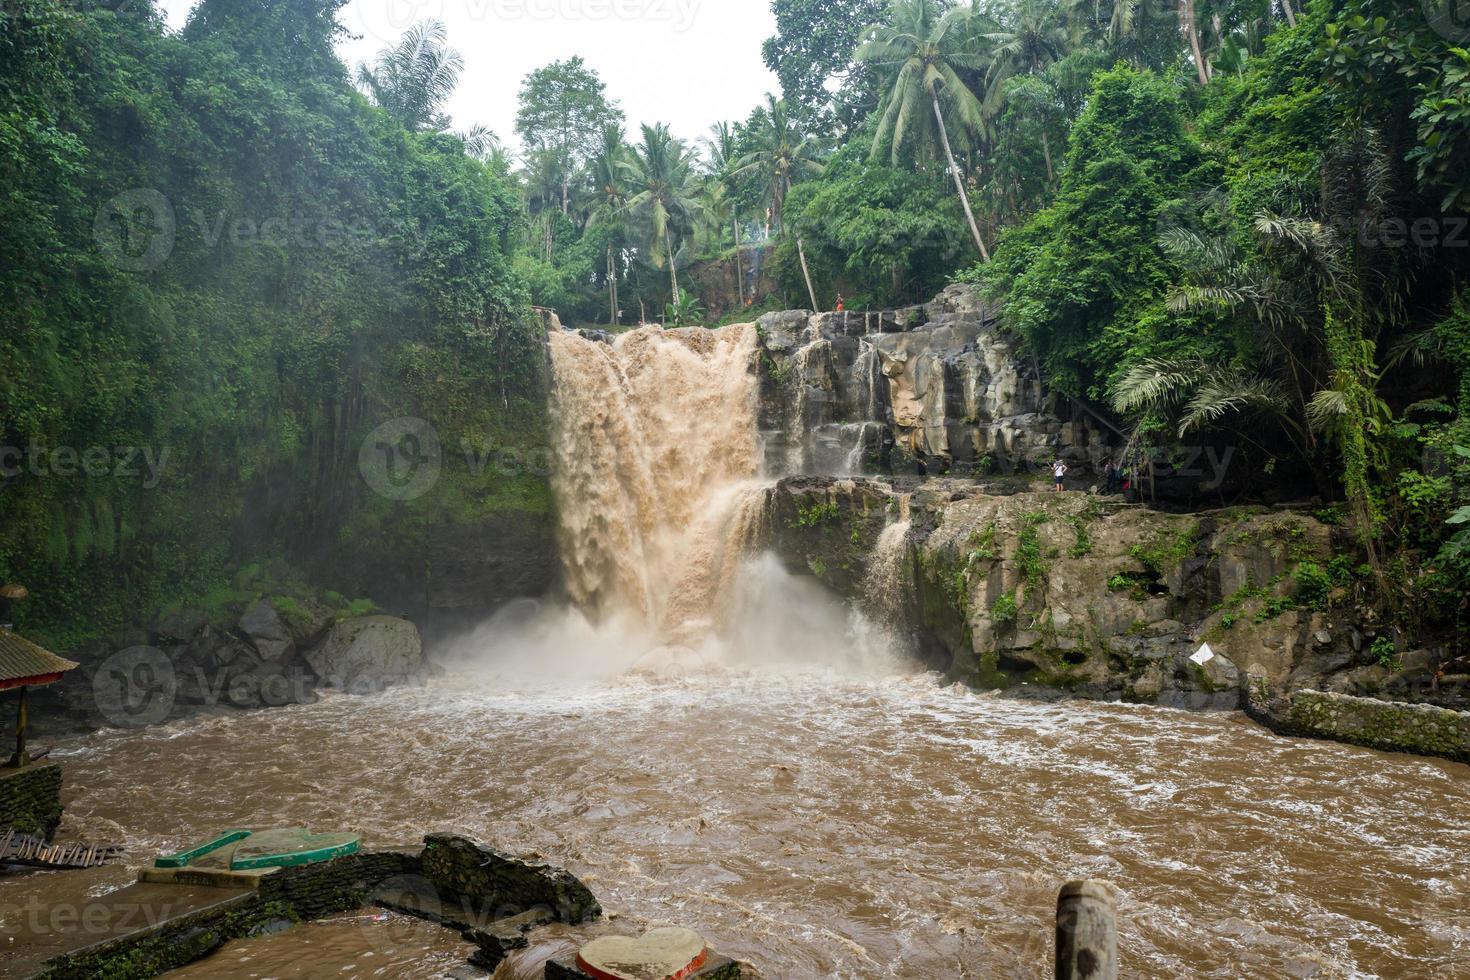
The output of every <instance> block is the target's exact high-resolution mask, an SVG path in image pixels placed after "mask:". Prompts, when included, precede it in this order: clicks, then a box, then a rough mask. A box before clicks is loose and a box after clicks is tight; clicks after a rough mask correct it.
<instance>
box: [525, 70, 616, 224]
mask: <svg viewBox="0 0 1470 980" xmlns="http://www.w3.org/2000/svg"><path fill="white" fill-rule="evenodd" d="M622 122H623V111H622V109H620V108H619V107H618V104H617V103H616V102H611V101H609V100H608V98H607V94H606V86H605V85H604V84H603V82H602V79H601V78H599V77H598V75H597V73H596V72H595V71H592V70H591V69H589V68H588V67H587V66H586V65H585V64H584V63H583V61H582V59H581V58H571V59H570V60H567V61H557V62H553V63H552V64H550V65H547V66H546V67H545V68H540V69H537V70H536V71H533V72H532V73H531V74H529V75H527V76H526V80H525V81H524V82H523V83H522V84H521V93H520V109H519V111H517V113H516V133H517V134H518V135H519V136H520V137H521V141H522V142H523V143H524V145H525V148H526V151H527V152H528V153H530V152H532V151H546V152H548V153H550V154H552V155H553V156H554V158H555V159H557V160H558V161H560V163H559V173H560V177H561V191H562V200H561V205H562V213H563V214H565V213H567V212H568V211H570V210H571V199H572V176H573V175H574V174H575V173H576V172H577V170H578V168H579V167H581V166H582V165H583V164H585V163H586V162H587V160H588V159H589V158H590V157H591V156H592V154H593V153H595V152H596V151H597V146H598V141H599V140H600V138H601V134H602V132H603V128H604V127H606V126H608V125H609V124H613V125H621V124H622Z"/></svg>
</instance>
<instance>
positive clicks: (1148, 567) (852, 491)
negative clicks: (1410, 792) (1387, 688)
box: [769, 478, 1371, 714]
mask: <svg viewBox="0 0 1470 980" xmlns="http://www.w3.org/2000/svg"><path fill="white" fill-rule="evenodd" d="M770 508H771V515H772V519H771V521H770V526H771V531H770V542H769V543H770V545H771V547H772V548H773V549H774V550H776V551H777V553H779V554H780V555H781V556H782V557H783V558H784V559H785V561H786V563H787V565H788V566H789V567H790V568H791V569H792V570H793V571H795V572H797V573H804V574H813V575H817V577H819V578H821V579H822V581H824V582H825V583H826V584H827V585H828V586H829V587H831V588H833V589H834V590H835V591H837V592H839V593H841V594H843V595H846V596H849V597H853V598H856V599H859V600H860V601H865V602H867V603H868V604H869V605H870V607H873V608H875V609H876V608H878V607H882V608H887V609H896V610H897V611H898V612H897V615H898V618H899V619H900V620H901V621H902V624H903V625H905V626H907V627H908V628H909V629H910V630H912V631H913V632H914V633H915V634H916V635H917V636H918V637H919V638H920V639H921V640H922V641H923V649H924V651H925V653H926V656H927V657H928V659H929V660H930V661H931V663H932V664H933V665H934V666H935V667H937V668H939V669H941V670H944V671H945V672H947V673H948V674H950V675H951V676H953V677H955V678H957V679H961V680H964V681H966V682H968V683H970V684H973V685H976V686H980V687H987V688H995V687H1000V688H1013V689H1014V688H1020V687H1021V686H1022V685H1026V686H1029V687H1031V688H1032V689H1046V690H1057V691H1066V692H1072V693H1075V694H1080V695H1084V696H1088V697H1096V698H1122V699H1127V700H1132V701H1141V702H1149V703H1158V704H1165V705H1173V706H1178V707H1192V708H1235V707H1238V706H1240V705H1241V704H1242V703H1243V696H1244V694H1245V693H1246V692H1247V690H1248V688H1249V689H1252V690H1254V691H1256V692H1262V691H1264V692H1266V693H1267V695H1268V698H1267V700H1269V699H1270V697H1271V696H1274V697H1278V698H1285V697H1286V696H1287V695H1289V693H1290V692H1292V691H1295V690H1299V689H1301V688H1308V687H1319V686H1328V685H1332V684H1334V683H1337V684H1343V685H1347V684H1349V683H1350V682H1351V680H1352V679H1353V678H1354V677H1357V676H1359V675H1360V672H1362V671H1364V670H1365V669H1369V668H1370V660H1371V655H1370V654H1369V653H1367V652H1365V647H1364V644H1362V643H1361V642H1359V643H1358V644H1357V648H1355V647H1354V642H1353V639H1352V638H1353V636H1354V635H1355V633H1357V630H1356V624H1353V623H1351V622H1348V621H1346V619H1345V617H1347V616H1348V615H1350V613H1349V612H1347V611H1346V610H1342V609H1341V608H1340V607H1339V606H1334V605H1333V603H1332V602H1331V601H1330V600H1331V599H1332V596H1331V595H1329V594H1328V593H1327V592H1325V591H1323V590H1324V584H1323V582H1324V580H1323V578H1322V575H1324V574H1325V572H1324V570H1325V569H1326V568H1327V567H1328V566H1329V564H1330V558H1331V555H1332V554H1333V547H1332V544H1333V542H1332V533H1333V532H1332V529H1331V528H1329V527H1326V526H1325V525H1322V524H1321V523H1319V522H1318V521H1316V520H1315V519H1314V518H1312V517H1309V516H1305V515H1302V514H1295V513H1289V512H1281V511H1272V510H1267V509H1264V508H1239V509H1233V510H1221V511H1211V512H1204V513H1198V514H1187V515H1185V514H1168V513H1161V512H1157V511H1149V510H1145V509H1143V508H1140V507H1128V506H1125V505H1123V504H1121V503H1120V502H1118V501H1116V500H1113V499H1109V498H1099V497H1096V496H1091V495H1088V494H1082V493H1066V494H1052V493H1044V492H1021V493H1016V494H1013V495H1010V496H999V495H994V494H989V493H986V492H985V489H984V488H983V487H979V486H976V485H975V484H974V483H972V482H970V481H966V480H954V479H948V480H946V479H940V480H927V481H912V480H910V481H904V480H893V479H856V480H853V479H821V478H807V479H791V480H785V481H782V482H781V483H780V484H779V485H778V486H777V487H776V488H775V489H774V490H773V491H772V492H771V504H770ZM900 521H902V522H905V523H906V524H907V531H906V532H905V533H904V543H903V548H904V549H905V550H904V554H903V556H902V561H903V563H904V564H903V569H904V573H903V575H901V576H900V578H901V580H902V582H903V588H904V590H905V592H904V594H903V595H901V596H899V597H897V601H896V602H893V601H891V600H890V601H885V599H884V597H882V596H877V595H873V594H870V593H871V590H872V583H873V577H872V576H871V575H870V571H871V568H872V565H873V562H874V561H875V560H877V555H876V551H877V550H878V549H879V545H880V539H881V538H882V537H883V532H884V529H885V528H889V527H891V526H892V525H893V524H894V523H895V522H900ZM891 537H892V536H891V535H890V536H889V538H890V542H889V543H890V544H891ZM1358 635H1359V636H1361V634H1358ZM1206 643H1208V644H1209V646H1210V647H1211V650H1212V651H1213V654H1214V656H1213V657H1212V658H1209V659H1208V660H1205V662H1203V663H1196V662H1195V661H1194V660H1192V659H1191V658H1192V657H1193V656H1194V655H1196V654H1197V653H1198V652H1199V651H1200V648H1201V646H1203V645H1204V644H1206ZM1355 693H1369V692H1365V691H1362V690H1355ZM1276 710H1277V713H1278V714H1279V713H1280V712H1282V711H1286V710H1289V704H1287V703H1286V702H1284V701H1283V703H1282V705H1280V706H1278V709H1276Z"/></svg>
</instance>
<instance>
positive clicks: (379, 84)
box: [357, 20, 464, 132]
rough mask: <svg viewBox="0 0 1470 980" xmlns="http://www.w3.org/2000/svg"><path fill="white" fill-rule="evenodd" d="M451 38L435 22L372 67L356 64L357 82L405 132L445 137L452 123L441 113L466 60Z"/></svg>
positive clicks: (407, 35)
mask: <svg viewBox="0 0 1470 980" xmlns="http://www.w3.org/2000/svg"><path fill="white" fill-rule="evenodd" d="M448 38H449V35H448V32H447V31H446V30H445V28H444V25H443V24H442V23H440V22H439V21H437V20H426V21H423V22H421V23H418V24H415V25H413V26H412V27H410V28H409V29H408V30H407V31H405V32H404V35H403V37H402V38H401V39H400V40H399V42H398V43H397V44H396V45H394V46H393V47H391V48H384V49H383V50H382V51H380V52H378V56H377V58H376V59H375V60H374V61H373V64H372V67H369V66H367V65H358V67H357V83H358V84H359V85H361V86H362V87H363V88H364V89H366V90H367V93H368V94H369V95H370V96H372V99H373V102H375V103H376V104H377V105H378V106H379V107H381V108H383V109H385V110H387V112H388V114H389V115H391V116H392V117H393V118H394V119H397V120H398V121H399V122H400V123H401V124H402V125H403V127H404V128H405V129H412V130H428V131H431V132H443V131H444V130H446V129H448V128H449V119H448V117H447V116H445V115H444V114H443V113H441V112H440V109H441V108H442V107H443V105H444V103H445V102H446V101H447V100H448V99H449V97H450V96H451V95H453V94H454V89H455V86H457V85H458V84H459V76H460V73H461V72H463V71H464V59H463V58H461V57H460V56H459V52H457V51H455V50H454V49H453V48H451V47H450V46H449V43H448Z"/></svg>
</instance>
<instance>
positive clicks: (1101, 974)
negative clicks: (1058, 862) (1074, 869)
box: [1056, 881, 1118, 980]
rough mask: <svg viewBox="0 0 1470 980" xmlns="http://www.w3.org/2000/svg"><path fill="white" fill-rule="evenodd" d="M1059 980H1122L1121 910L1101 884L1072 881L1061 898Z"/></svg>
mask: <svg viewBox="0 0 1470 980" xmlns="http://www.w3.org/2000/svg"><path fill="white" fill-rule="evenodd" d="M1056 976H1057V980H1118V911H1117V907H1116V905H1115V904H1114V901H1113V893H1112V891H1111V890H1109V888H1108V886H1107V885H1105V884H1103V883H1102V882H1100V881H1072V882H1068V883H1067V884H1065V885H1063V886H1062V891H1061V894H1060V895H1058V896H1057V974H1056Z"/></svg>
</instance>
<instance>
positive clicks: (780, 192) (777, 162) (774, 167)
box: [731, 94, 825, 229]
mask: <svg viewBox="0 0 1470 980" xmlns="http://www.w3.org/2000/svg"><path fill="white" fill-rule="evenodd" d="M750 135H751V138H752V139H754V140H755V144H756V148H755V149H754V150H752V151H751V152H750V153H747V154H746V155H745V156H743V157H741V158H740V159H739V160H738V161H736V162H735V165H734V171H733V173H732V174H731V176H735V177H739V176H744V175H745V174H750V173H755V174H760V175H761V176H762V177H763V178H764V179H765V180H766V181H767V192H766V193H767V198H768V199H769V201H770V203H771V219H772V220H773V221H774V222H775V223H776V227H777V228H778V229H780V228H781V217H782V213H783V212H784V211H785V208H786V195H787V194H789V193H790V192H791V188H792V185H794V184H795V183H796V182H797V181H799V180H802V179H804V178H806V177H815V176H818V175H819V174H821V172H822V171H823V170H824V169H825V167H824V165H823V163H822V160H821V153H822V144H821V143H820V142H819V141H817V140H815V139H812V138H811V137H808V136H806V135H805V134H803V133H802V132H801V130H800V128H798V126H797V125H796V120H794V119H793V118H792V117H791V114H790V113H789V112H787V109H786V103H785V101H784V100H782V101H778V100H777V99H776V97H775V96H774V95H770V94H767V95H766V107H765V112H763V113H761V115H760V122H759V124H758V125H757V127H756V128H755V130H754V131H753V132H752V133H751V134H750Z"/></svg>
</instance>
